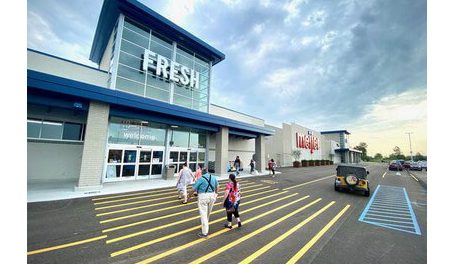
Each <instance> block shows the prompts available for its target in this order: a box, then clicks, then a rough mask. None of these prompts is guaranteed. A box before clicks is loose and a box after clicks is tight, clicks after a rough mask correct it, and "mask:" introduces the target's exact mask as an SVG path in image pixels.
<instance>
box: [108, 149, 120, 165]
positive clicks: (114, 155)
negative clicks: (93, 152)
mask: <svg viewBox="0 0 455 264" xmlns="http://www.w3.org/2000/svg"><path fill="white" fill-rule="evenodd" d="M107 162H109V163H120V162H122V150H121V149H110V150H109V154H108V156H107Z"/></svg>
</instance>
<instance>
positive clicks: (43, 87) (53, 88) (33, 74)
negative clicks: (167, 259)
mask: <svg viewBox="0 0 455 264" xmlns="http://www.w3.org/2000/svg"><path fill="white" fill-rule="evenodd" d="M27 86H28V87H29V89H37V90H40V91H47V92H51V93H55V94H57V95H67V96H74V97H77V98H84V99H86V100H96V101H101V102H104V103H108V104H111V105H116V106H121V107H127V108H129V109H131V110H134V111H140V112H146V113H147V114H150V115H156V114H157V113H160V114H162V115H165V116H167V117H168V118H169V119H172V118H174V119H178V120H181V121H185V122H189V123H194V124H201V125H206V126H225V127H228V128H229V129H234V130H236V131H239V132H244V133H250V134H255V135H260V134H262V135H266V136H270V135H273V131H272V130H270V129H268V128H264V127H259V126H255V125H250V124H247V123H243V122H239V121H235V120H231V119H228V118H225V117H220V116H216V115H211V114H208V113H204V112H200V111H196V110H192V109H189V108H185V107H181V106H177V105H172V104H168V103H164V102H160V101H157V100H153V99H149V98H145V97H141V96H137V95H133V94H129V93H125V92H122V91H118V90H112V89H108V88H104V87H100V86H95V85H91V84H87V83H82V82H78V81H74V80H70V79H66V78H62V77H58V76H55V75H49V74H46V73H42V72H37V71H33V70H27Z"/></svg>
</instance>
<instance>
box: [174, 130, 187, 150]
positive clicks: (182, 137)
mask: <svg viewBox="0 0 455 264" xmlns="http://www.w3.org/2000/svg"><path fill="white" fill-rule="evenodd" d="M188 138H189V133H188V131H178V130H172V137H171V141H173V143H174V144H173V145H172V146H173V147H184V148H187V147H188Z"/></svg>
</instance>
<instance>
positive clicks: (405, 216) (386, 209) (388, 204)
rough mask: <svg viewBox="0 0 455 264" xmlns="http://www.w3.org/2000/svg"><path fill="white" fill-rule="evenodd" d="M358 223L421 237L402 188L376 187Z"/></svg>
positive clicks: (409, 203) (406, 195)
mask: <svg viewBox="0 0 455 264" xmlns="http://www.w3.org/2000/svg"><path fill="white" fill-rule="evenodd" d="M359 221H361V222H364V223H368V224H372V225H377V226H381V227H385V228H390V229H394V230H399V231H403V232H408V233H413V234H417V235H421V232H420V227H419V224H418V223H417V218H416V216H415V214H414V210H413V209H412V205H411V201H410V200H409V197H408V194H407V192H406V189H405V188H403V187H394V186H385V185H383V186H381V185H378V187H377V188H376V190H375V191H374V193H373V196H371V198H370V201H368V204H367V206H366V207H365V209H364V210H363V212H362V214H361V215H360V217H359Z"/></svg>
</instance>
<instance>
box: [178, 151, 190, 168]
mask: <svg viewBox="0 0 455 264" xmlns="http://www.w3.org/2000/svg"><path fill="white" fill-rule="evenodd" d="M187 159H188V152H186V151H180V157H179V161H180V162H186V161H187ZM180 169H181V168H180ZM180 169H179V170H180Z"/></svg>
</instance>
